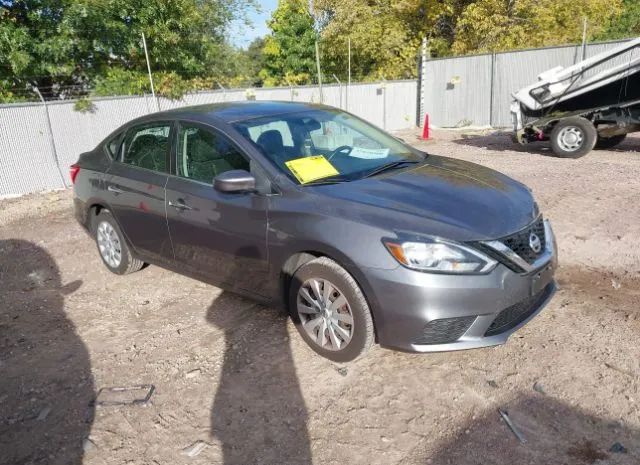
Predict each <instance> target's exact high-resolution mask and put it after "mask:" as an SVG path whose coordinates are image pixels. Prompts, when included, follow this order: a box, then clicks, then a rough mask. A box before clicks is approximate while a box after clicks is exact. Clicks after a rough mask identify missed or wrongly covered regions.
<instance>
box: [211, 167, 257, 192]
mask: <svg viewBox="0 0 640 465" xmlns="http://www.w3.org/2000/svg"><path fill="white" fill-rule="evenodd" d="M213 188H214V189H215V190H217V191H220V192H251V191H254V190H255V189H256V178H254V177H253V175H252V174H251V173H249V172H247V171H245V170H231V171H225V172H224V173H222V174H219V175H218V176H216V177H215V178H213Z"/></svg>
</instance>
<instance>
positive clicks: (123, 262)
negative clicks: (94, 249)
mask: <svg viewBox="0 0 640 465" xmlns="http://www.w3.org/2000/svg"><path fill="white" fill-rule="evenodd" d="M93 232H94V234H95V238H96V244H97V246H98V252H99V253H100V258H101V259H102V263H104V264H105V266H106V267H107V268H108V269H109V271H111V272H112V273H115V274H119V275H124V274H129V273H133V272H134V271H138V270H140V269H141V268H142V267H143V266H144V262H143V261H142V260H138V259H137V258H133V256H132V255H131V252H130V250H129V247H128V246H127V243H126V241H125V239H124V236H123V234H122V231H121V230H120V228H119V227H118V224H117V223H116V221H115V220H114V218H113V216H112V215H111V212H109V210H102V211H101V212H100V213H99V214H98V215H97V216H96V217H95V218H94V220H93Z"/></svg>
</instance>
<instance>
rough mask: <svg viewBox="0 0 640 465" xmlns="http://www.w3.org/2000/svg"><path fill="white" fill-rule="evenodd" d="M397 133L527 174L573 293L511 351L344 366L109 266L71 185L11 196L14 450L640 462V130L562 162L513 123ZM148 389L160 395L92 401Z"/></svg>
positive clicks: (249, 307)
mask: <svg viewBox="0 0 640 465" xmlns="http://www.w3.org/2000/svg"><path fill="white" fill-rule="evenodd" d="M402 136H403V137H405V139H406V140H407V141H408V142H410V143H412V144H415V145H420V146H423V147H425V148H426V150H428V151H430V152H432V153H437V154H441V155H447V156H451V157H456V158H461V159H465V160H470V161H474V162H476V163H480V164H483V165H487V166H489V167H492V168H496V169H498V170H500V171H503V172H505V173H506V174H508V175H511V176H513V177H515V178H517V179H519V180H521V181H523V182H525V183H526V184H527V185H529V186H530V187H531V188H532V189H533V190H534V193H535V195H536V197H537V199H538V202H539V204H540V207H541V209H542V211H543V212H544V213H545V215H546V216H547V217H548V218H550V219H551V220H552V222H553V225H554V227H555V230H556V234H557V236H558V242H559V248H560V253H561V256H560V260H561V268H560V270H559V276H558V278H559V282H560V291H559V292H558V294H557V296H556V297H555V298H554V300H553V301H552V302H551V304H550V305H549V306H548V307H547V309H546V310H545V311H544V312H542V313H541V314H540V315H539V316H538V317H537V318H535V319H534V320H533V321H532V322H531V323H530V324H529V325H527V326H526V327H524V328H523V329H522V330H520V331H519V332H518V333H516V334H515V335H514V337H512V338H511V340H510V341H509V342H508V343H507V344H506V345H504V346H501V347H496V348H491V349H483V350H473V351H466V352H454V353H444V354H434V355H415V354H404V353H397V352H392V351H389V350H384V349H380V348H378V347H376V348H374V349H373V350H372V351H371V352H370V353H369V355H368V356H367V357H366V358H364V359H361V360H359V361H357V362H355V363H352V364H349V365H345V366H338V365H335V364H333V363H331V362H328V361H326V360H324V359H321V358H320V357H318V356H317V355H315V354H314V353H313V352H312V351H311V350H309V349H308V348H307V347H306V346H305V344H304V343H303V342H302V340H301V339H300V338H299V337H298V335H297V333H296V332H295V329H294V328H293V326H292V325H291V323H290V322H288V320H287V319H286V318H285V316H283V315H282V313H280V312H279V311H277V310H274V309H271V308H266V307H262V306H260V305H256V304H254V303H252V302H250V301H248V300H245V299H242V298H239V297H237V296H234V295H232V294H229V293H226V292H223V291H221V290H220V289H217V288H215V287H212V286H208V285H205V284H202V283H200V282H197V281H194V280H191V279H189V278H186V277H182V276H179V275H176V274H173V273H170V272H168V271H165V270H162V269H160V268H158V267H154V266H150V267H148V268H146V269H144V270H142V271H141V272H138V273H135V274H133V275H130V276H127V277H118V276H115V275H112V274H110V273H109V272H108V271H107V270H106V269H105V268H104V266H103V265H102V264H101V262H100V259H99V257H98V254H97V251H96V249H95V245H94V244H93V242H92V241H91V239H90V238H89V237H88V236H87V235H86V234H85V233H84V232H83V231H82V230H81V228H80V227H79V226H78V225H76V224H75V222H74V220H73V218H72V212H71V209H70V203H71V195H70V193H69V192H53V193H45V194H39V195H32V196H26V197H21V198H17V199H11V200H4V201H2V202H0V304H1V305H0V463H2V464H12V465H14V464H31V463H34V464H54V465H55V464H79V463H85V464H96V465H97V464H125V463H135V464H191V463H193V464H222V463H224V464H243V465H250V464H274V465H275V464H309V463H315V464H340V465H343V464H365V465H377V464H380V465H388V464H406V465H410V464H426V463H429V464H447V463H453V464H489V463H490V464H504V465H507V464H545V465H546V464H590V463H596V462H597V463H610V464H623V463H624V464H637V463H639V462H640V409H639V407H638V403H639V402H640V393H639V382H638V376H639V374H640V348H639V346H638V335H639V334H640V309H639V307H638V301H639V300H640V246H639V245H638V237H640V153H637V151H639V150H640V139H630V140H628V141H627V142H626V143H625V144H624V145H622V146H621V147H620V149H619V150H615V151H605V152H593V153H592V154H590V155H588V156H587V157H585V158H583V159H580V160H562V159H556V158H552V157H549V156H547V152H546V151H545V150H544V148H542V146H540V147H536V146H532V147H529V148H528V152H527V151H525V150H520V149H516V148H515V147H514V146H513V145H512V143H511V142H510V140H509V139H508V137H507V136H505V135H503V134H499V133H465V132H462V131H461V132H436V134H435V138H434V139H433V140H431V141H429V142H426V143H424V142H421V141H419V140H418V139H417V136H416V133H414V132H407V133H405V134H402ZM140 384H153V385H155V388H156V389H155V392H154V393H153V395H152V397H151V399H150V401H149V402H148V403H147V404H143V405H126V406H102V405H97V406H96V405H94V404H93V403H92V400H93V399H94V398H95V396H96V393H97V391H98V390H99V389H100V388H103V387H109V386H131V385H140ZM498 409H501V410H503V411H506V412H508V415H509V418H510V419H511V421H512V423H513V424H514V425H515V426H516V428H517V429H518V430H519V432H520V433H521V434H522V436H523V437H524V438H525V440H526V442H525V443H520V442H519V441H518V439H517V438H516V436H515V435H514V434H513V433H512V431H511V430H510V429H509V428H508V426H507V424H506V423H505V421H504V420H502V419H501V416H500V414H499V412H498ZM616 443H619V444H620V445H622V446H623V447H624V450H623V451H622V452H620V451H618V452H616V450H620V448H619V447H618V448H616V447H614V448H613V449H611V448H612V446H613V445H614V444H616Z"/></svg>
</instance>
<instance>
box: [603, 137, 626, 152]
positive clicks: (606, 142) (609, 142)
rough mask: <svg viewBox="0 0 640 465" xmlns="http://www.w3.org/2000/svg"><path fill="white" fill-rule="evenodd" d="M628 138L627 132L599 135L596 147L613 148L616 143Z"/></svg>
mask: <svg viewBox="0 0 640 465" xmlns="http://www.w3.org/2000/svg"><path fill="white" fill-rule="evenodd" d="M626 138H627V135H626V134H620V135H617V136H612V137H600V136H598V141H597V142H596V149H598V150H607V149H612V148H614V147H615V146H616V145H618V144H620V143H622V141H624V140H625V139H626Z"/></svg>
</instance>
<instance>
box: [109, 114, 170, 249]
mask: <svg viewBox="0 0 640 465" xmlns="http://www.w3.org/2000/svg"><path fill="white" fill-rule="evenodd" d="M172 126H173V123H172V122H170V121H160V122H150V123H144V124H140V125H136V126H133V127H131V128H130V129H128V130H127V132H126V134H125V136H124V139H123V141H122V144H121V146H120V149H119V152H118V154H117V157H116V159H115V160H114V162H113V163H112V164H111V167H110V168H109V170H108V172H107V175H106V177H105V184H106V190H107V192H106V195H107V198H108V201H109V204H110V206H111V209H112V213H113V215H114V216H115V218H116V220H117V221H118V224H119V225H120V227H121V229H122V232H123V234H124V235H125V236H126V237H127V239H128V241H129V243H130V244H131V246H132V247H133V249H134V250H135V252H136V253H137V254H138V255H140V256H141V257H143V258H145V257H146V258H148V259H149V260H150V261H164V262H166V261H168V260H171V259H172V258H173V250H172V248H171V240H170V238H169V230H168V228H167V220H166V214H165V185H166V183H167V177H168V171H169V170H168V167H169V160H170V158H169V154H170V148H171V147H170V146H171V140H172V139H171V135H172V131H173V129H172Z"/></svg>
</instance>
